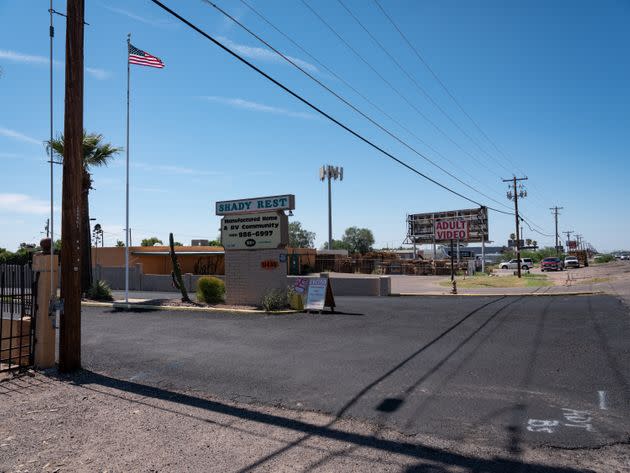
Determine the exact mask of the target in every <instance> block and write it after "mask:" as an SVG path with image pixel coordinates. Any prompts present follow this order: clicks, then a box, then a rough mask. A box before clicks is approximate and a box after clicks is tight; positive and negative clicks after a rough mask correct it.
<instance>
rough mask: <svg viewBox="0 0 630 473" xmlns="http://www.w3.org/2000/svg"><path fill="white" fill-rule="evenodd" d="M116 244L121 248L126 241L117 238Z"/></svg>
mask: <svg viewBox="0 0 630 473" xmlns="http://www.w3.org/2000/svg"><path fill="white" fill-rule="evenodd" d="M116 246H117V247H118V248H120V247H121V246H125V242H124V241H122V240H116Z"/></svg>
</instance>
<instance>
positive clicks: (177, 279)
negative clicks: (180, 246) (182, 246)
mask: <svg viewBox="0 0 630 473" xmlns="http://www.w3.org/2000/svg"><path fill="white" fill-rule="evenodd" d="M168 245H169V247H170V253H171V262H172V263H173V271H171V277H172V278H173V284H175V287H176V288H177V289H179V290H180V292H181V293H182V302H192V301H191V300H190V298H189V297H188V291H186V286H185V285H184V280H183V279H182V270H181V269H180V267H179V262H178V261H177V255H176V254H175V242H174V240H173V234H172V233H169V234H168Z"/></svg>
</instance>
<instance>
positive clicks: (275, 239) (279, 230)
mask: <svg viewBox="0 0 630 473" xmlns="http://www.w3.org/2000/svg"><path fill="white" fill-rule="evenodd" d="M283 217H284V218H283ZM285 220H286V216H283V215H280V214H279V213H278V212H263V213H257V214H240V215H226V216H225V217H223V218H222V219H221V243H222V244H223V247H224V248H225V249H226V250H257V249H271V248H278V247H279V246H280V245H281V243H283V242H282V234H283V231H284V230H285V229H284V226H285V223H284V221H285Z"/></svg>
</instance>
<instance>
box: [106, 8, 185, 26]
mask: <svg viewBox="0 0 630 473" xmlns="http://www.w3.org/2000/svg"><path fill="white" fill-rule="evenodd" d="M101 6H102V7H103V8H105V9H107V10H109V11H111V12H114V13H118V14H119V15H123V16H126V17H127V18H131V19H132V20H136V21H139V22H141V23H144V24H146V25H151V26H158V27H171V26H175V23H173V22H172V21H169V20H154V19H152V18H146V17H144V16H140V15H138V14H136V13H133V12H131V11H129V10H125V9H123V8H117V7H112V6H109V5H101Z"/></svg>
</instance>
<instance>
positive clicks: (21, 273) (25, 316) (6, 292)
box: [0, 264, 37, 372]
mask: <svg viewBox="0 0 630 473" xmlns="http://www.w3.org/2000/svg"><path fill="white" fill-rule="evenodd" d="M36 282H37V281H36V276H35V275H34V273H33V270H32V268H31V266H30V265H17V264H0V322H2V323H1V324H0V372H3V371H10V370H19V369H25V368H27V367H29V366H31V365H32V364H33V348H34V345H35V304H36V301H37V294H36V291H37V284H36Z"/></svg>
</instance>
